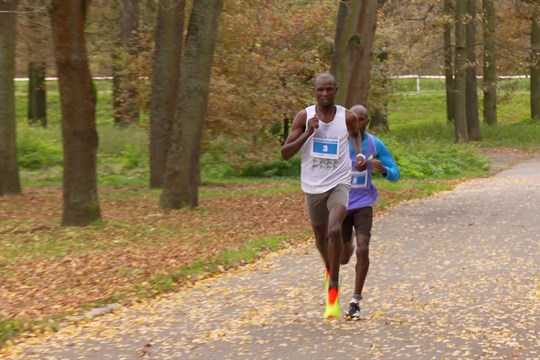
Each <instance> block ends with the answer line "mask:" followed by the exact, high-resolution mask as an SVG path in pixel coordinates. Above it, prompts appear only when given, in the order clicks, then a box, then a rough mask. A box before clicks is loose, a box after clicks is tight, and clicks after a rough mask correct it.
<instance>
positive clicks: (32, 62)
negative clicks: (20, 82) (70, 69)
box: [25, 0, 50, 127]
mask: <svg viewBox="0 0 540 360" xmlns="http://www.w3.org/2000/svg"><path fill="white" fill-rule="evenodd" d="M25 3H26V6H25V10H26V16H27V20H28V24H29V25H28V27H29V30H30V31H28V33H27V34H26V36H25V38H26V39H27V44H28V45H27V49H28V79H29V81H28V124H29V125H40V126H42V127H47V84H46V83H45V76H46V73H47V61H46V58H47V55H48V51H44V49H49V48H50V44H49V39H50V33H49V32H48V31H45V29H44V26H43V20H42V19H45V18H46V17H47V12H46V9H44V8H43V2H42V0H26V1H25Z"/></svg>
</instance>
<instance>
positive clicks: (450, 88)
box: [443, 0, 456, 122]
mask: <svg viewBox="0 0 540 360" xmlns="http://www.w3.org/2000/svg"><path fill="white" fill-rule="evenodd" d="M452 5H453V4H452V0H444V15H445V17H446V22H445V24H444V30H443V42H444V77H445V84H446V119H447V120H448V121H450V122H453V121H454V118H455V116H454V111H455V95H456V86H455V83H454V50H453V47H452V28H453V20H452V21H451V20H450V19H453V18H454V17H453V16H452V15H453V6H452Z"/></svg>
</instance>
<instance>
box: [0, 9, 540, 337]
mask: <svg viewBox="0 0 540 360" xmlns="http://www.w3.org/2000/svg"><path fill="white" fill-rule="evenodd" d="M22 3H23V5H25V6H27V7H23V6H20V7H19V10H21V9H23V10H21V11H20V13H19V14H18V15H17V52H16V66H15V69H16V76H17V77H28V75H29V74H28V69H29V61H30V60H32V61H34V60H36V61H38V60H39V61H42V62H44V63H45V64H46V66H45V69H46V72H45V74H46V75H47V76H56V75H57V73H56V70H55V68H54V66H53V65H52V64H54V60H53V51H52V49H53V45H52V44H51V42H50V40H51V37H50V31H51V30H50V24H49V19H48V15H47V9H46V7H40V6H39V4H40V2H38V1H36V2H33V1H28V2H25V1H22ZM139 3H140V5H141V6H140V8H139V11H138V15H137V18H138V21H137V23H138V26H137V30H136V35H137V36H136V46H134V44H133V43H131V45H130V46H129V47H122V46H119V39H120V38H121V27H120V25H119V23H120V20H119V19H120V17H121V11H122V10H124V11H125V10H126V8H125V7H122V6H120V3H117V2H115V1H106V0H101V1H99V0H94V1H92V2H91V3H90V7H89V10H88V19H87V27H86V36H87V47H88V56H89V65H90V68H91V73H92V75H93V76H95V77H103V78H110V77H113V76H114V75H115V74H117V75H119V76H120V75H121V76H123V77H125V78H128V79H131V80H130V81H127V82H126V83H127V84H129V85H128V89H129V90H130V91H127V92H125V93H124V95H120V96H124V97H125V98H124V99H123V100H124V101H126V102H127V101H128V100H129V104H130V105H129V107H130V109H132V108H136V109H137V110H138V115H137V116H131V117H128V118H123V120H120V121H119V120H118V116H117V111H118V108H117V107H116V106H115V97H114V89H113V82H112V81H111V80H96V81H95V84H96V90H97V95H98V96H97V106H96V123H97V129H98V134H99V148H98V160H97V161H98V164H97V167H98V171H97V172H98V184H99V195H100V200H101V207H102V212H103V219H102V220H101V221H99V222H96V223H94V224H93V225H92V226H88V227H84V228H73V227H61V226H60V223H59V219H60V218H61V212H62V206H61V203H62V200H61V196H62V176H63V170H64V169H63V149H62V134H61V131H60V126H61V123H62V115H61V111H60V95H59V92H58V84H57V82H56V81H53V80H49V81H47V82H46V90H47V92H46V105H47V107H46V108H47V112H46V124H43V123H41V122H37V123H36V122H32V121H29V119H28V106H29V101H28V90H27V89H28V86H29V84H28V83H27V82H24V81H18V82H16V88H15V90H16V91H15V95H16V98H15V99H16V119H17V159H18V163H19V165H20V168H21V180H22V189H23V192H22V194H21V195H18V196H14V197H12V196H9V197H6V196H4V197H0V235H1V239H0V244H1V248H0V277H1V284H0V302H1V303H2V309H1V310H0V343H7V345H9V344H10V342H11V341H12V340H9V339H13V338H14V336H16V335H20V334H25V336H26V337H30V338H31V337H32V336H34V335H35V334H36V333H39V332H43V331H54V329H56V328H58V326H61V325H62V324H65V323H66V322H69V321H75V320H80V319H81V318H80V317H77V316H75V315H77V314H80V313H81V312H82V311H83V310H84V309H88V308H94V307H96V306H100V305H103V304H110V303H117V302H125V303H129V302H131V301H139V300H141V299H144V298H147V297H153V296H157V295H159V294H160V293H162V292H165V291H170V290H174V288H176V287H178V286H188V285H187V284H188V283H189V281H193V280H194V279H196V278H197V277H199V276H202V275H208V274H212V273H217V272H220V271H224V270H225V269H227V268H229V267H231V266H238V265H240V264H243V263H245V262H246V261H252V260H253V259H254V258H256V257H258V256H260V255H262V254H264V253H265V252H266V251H272V250H275V249H277V248H279V247H283V246H292V245H293V244H295V243H297V242H298V241H306V240H309V229H308V227H307V222H306V221H305V210H304V207H303V202H302V196H301V193H300V191H299V186H298V178H297V177H298V174H299V162H298V159H294V160H293V161H290V162H285V161H282V160H280V159H279V148H280V144H281V142H282V141H283V138H284V136H286V131H287V128H288V126H290V122H291V119H292V118H293V116H294V115H295V114H296V112H297V111H298V110H299V109H301V108H303V107H305V106H306V105H308V104H310V103H312V101H313V99H312V93H311V86H312V83H313V79H314V77H315V75H316V74H317V73H319V72H323V71H328V70H329V68H330V64H331V61H332V52H333V44H334V36H335V31H336V19H337V14H338V3H339V2H338V1H335V0H320V1H315V0H314V1H309V0H308V1H300V0H297V1H292V0H282V1H262V0H258V1H257V0H253V1H240V0H238V1H235V0H229V1H225V3H224V7H223V11H222V13H221V16H220V20H219V27H218V32H217V41H216V49H215V54H214V62H213V67H212V74H211V87H210V95H209V103H208V110H207V114H206V117H205V123H204V136H203V142H202V153H201V163H200V165H201V173H200V175H201V184H202V186H201V189H200V199H201V203H200V204H199V206H198V207H196V208H195V209H191V210H189V209H180V210H177V211H168V210H163V209H161V208H160V207H159V189H157V190H156V189H149V182H150V175H149V167H150V156H149V129H150V106H151V105H150V98H151V83H152V76H153V74H152V63H153V61H152V59H153V54H154V37H153V36H154V31H155V26H156V20H155V19H156V6H155V4H156V2H154V1H141V2H139ZM522 3H526V2H519V1H511V0H507V1H506V0H501V1H497V2H496V5H497V12H496V13H497V30H496V34H497V49H498V58H497V59H498V61H497V70H498V73H499V75H528V74H529V71H530V68H531V63H530V59H531V51H532V49H531V28H530V26H531V25H530V24H531V23H530V18H529V17H527V16H525V15H526V14H528V13H527V12H525V14H524V10H523V9H524V7H523V6H524V5H523V4H522ZM522 5H523V6H522ZM190 6H191V3H190V2H187V8H186V11H185V12H186V14H189V12H190ZM527 6H528V5H527ZM24 9H26V10H24ZM526 9H527V11H528V10H530V8H529V7H527V8H526ZM29 13H30V14H34V15H36V14H37V15H38V16H35V17H33V18H32V17H29V16H28V14H29ZM475 20H476V21H477V22H478V24H481V23H482V13H479V15H478V17H477V18H475ZM448 22H449V20H448V18H447V17H445V14H444V12H443V1H434V2H424V1H405V2H402V1H397V0H396V1H390V0H387V1H385V2H381V4H380V6H379V10H378V20H377V32H376V38H375V42H374V48H373V66H372V70H371V77H372V81H371V91H370V98H369V101H368V106H369V107H370V109H371V110H372V116H373V115H374V114H375V113H376V112H377V111H378V112H382V113H383V116H384V117H385V118H386V120H387V126H386V127H381V128H373V129H371V130H372V131H373V132H374V133H375V134H376V135H377V136H379V137H381V138H382V139H383V140H384V141H385V143H386V144H387V145H388V146H389V148H390V149H391V151H392V152H393V154H394V156H395V157H396V160H397V162H398V164H399V167H400V169H401V173H402V181H401V182H400V183H399V184H397V185H396V184H386V183H384V182H382V181H380V179H376V181H377V185H378V186H379V187H381V189H382V194H381V197H382V199H383V201H382V203H381V204H380V206H379V208H378V209H379V211H382V210H384V208H385V207H386V206H389V205H392V204H394V203H396V202H398V201H403V200H407V199H411V198H415V197H421V196H426V195H429V194H432V193H433V192H434V191H440V190H444V189H449V188H451V186H453V184H455V183H456V182H457V181H461V180H462V179H464V178H467V177H471V176H483V175H487V174H488V173H489V167H490V165H489V160H488V158H486V157H485V156H484V154H485V153H486V151H487V152H492V153H493V152H513V153H519V154H529V153H531V152H534V151H537V150H538V148H539V141H538V139H540V125H539V124H538V120H535V119H532V118H531V114H530V111H529V109H530V104H529V101H530V83H529V79H528V78H510V79H505V80H501V81H500V82H499V84H498V90H499V93H498V108H497V111H498V123H497V124H496V125H494V126H487V125H485V124H482V125H481V134H482V138H481V140H479V141H476V142H472V143H465V144H456V143H455V141H454V125H453V124H452V123H451V122H449V121H448V119H447V118H446V111H445V108H446V95H445V85H446V84H445V80H444V79H427V78H424V79H422V80H421V82H420V92H418V91H417V88H416V79H415V78H412V79H399V78H396V77H397V76H400V75H410V74H415V75H420V76H425V77H427V76H429V75H444V71H445V64H444V54H445V46H444V43H443V32H444V26H445V25H447V24H448ZM479 26H480V25H479ZM36 35H39V36H36ZM130 41H134V40H130ZM482 44H483V37H482V33H480V32H479V33H478V35H477V45H478V46H477V47H475V49H476V52H477V54H478V59H479V60H478V62H477V63H476V64H474V65H475V67H476V68H477V69H478V73H479V74H481V73H482ZM133 48H136V51H132V49H133ZM381 55H384V56H381ZM381 59H384V61H382V60H381ZM115 68H116V70H115ZM115 71H118V73H115ZM478 93H479V95H480V97H481V96H482V93H483V92H482V89H481V88H479V89H478ZM126 94H127V95H126ZM482 110H483V109H482V107H480V108H479V110H478V111H479V112H482ZM126 119H127V120H126ZM40 125H46V126H40Z"/></svg>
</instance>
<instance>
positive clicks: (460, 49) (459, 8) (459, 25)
mask: <svg viewBox="0 0 540 360" xmlns="http://www.w3.org/2000/svg"><path fill="white" fill-rule="evenodd" d="M466 11H467V0H456V28H455V31H456V53H455V59H454V61H455V63H454V71H455V86H456V93H455V104H454V128H455V139H456V142H468V139H469V138H468V135H467V117H466V116H467V112H466V107H467V102H466V100H467V98H466V96H465V95H466V75H465V72H466V60H467V46H466V45H467V36H466V30H465V23H464V20H465V12H466Z"/></svg>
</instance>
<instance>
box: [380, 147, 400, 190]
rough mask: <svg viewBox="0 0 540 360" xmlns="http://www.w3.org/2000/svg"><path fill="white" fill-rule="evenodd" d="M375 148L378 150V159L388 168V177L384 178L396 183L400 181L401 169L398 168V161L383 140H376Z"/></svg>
mask: <svg viewBox="0 0 540 360" xmlns="http://www.w3.org/2000/svg"><path fill="white" fill-rule="evenodd" d="M375 147H376V149H377V158H378V159H379V160H381V162H382V164H383V165H384V167H385V168H386V175H383V177H384V178H385V179H386V180H389V181H392V182H395V181H398V180H399V168H398V166H397V163H396V160H394V157H393V156H392V154H391V153H390V151H389V150H388V148H387V147H386V145H384V143H383V142H382V140H381V139H379V138H375Z"/></svg>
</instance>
